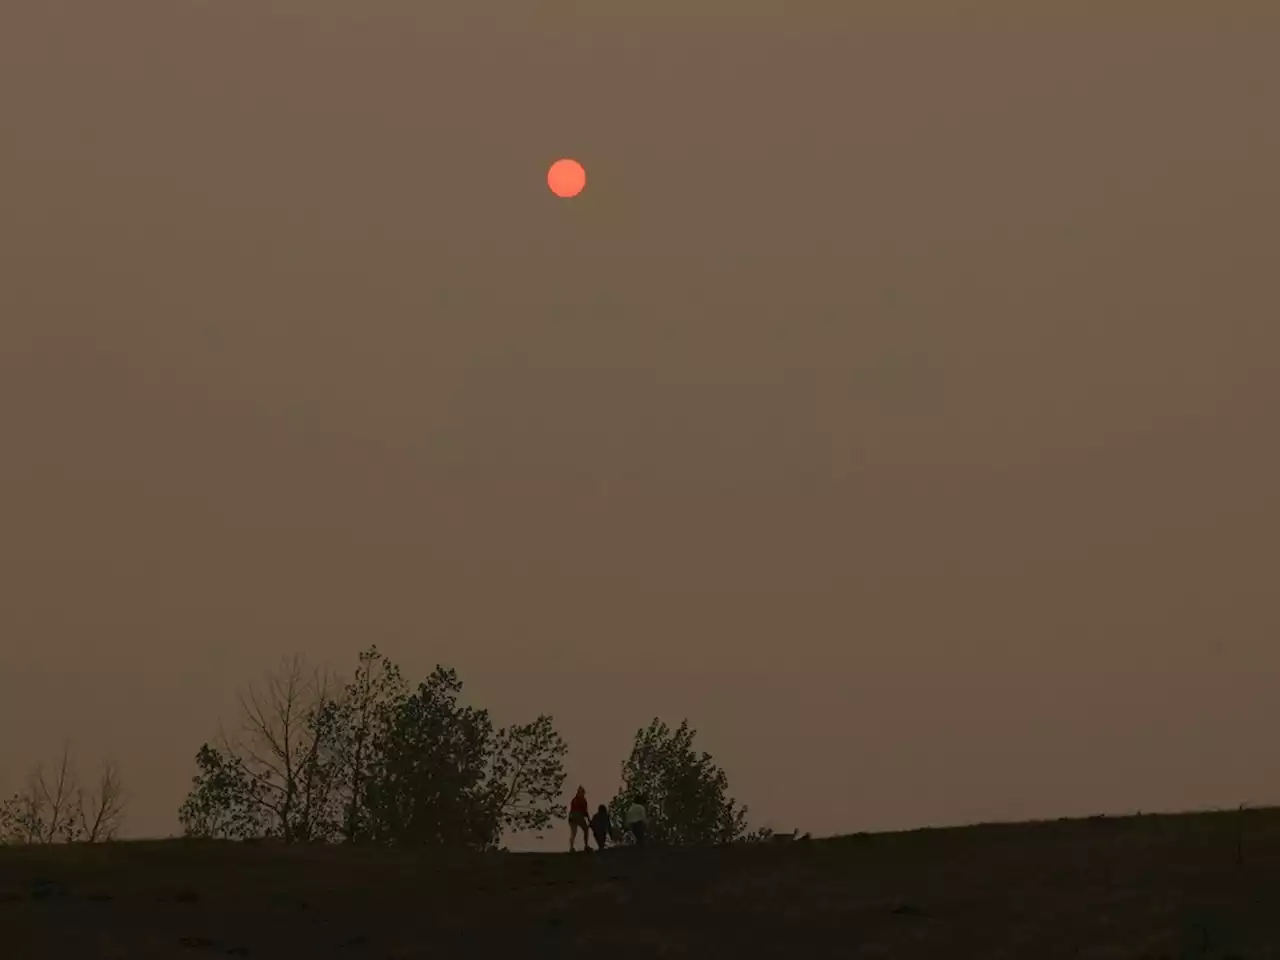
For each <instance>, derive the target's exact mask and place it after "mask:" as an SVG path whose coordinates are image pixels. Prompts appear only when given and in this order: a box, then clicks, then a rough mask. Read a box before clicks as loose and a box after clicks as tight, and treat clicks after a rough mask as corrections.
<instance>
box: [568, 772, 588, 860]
mask: <svg viewBox="0 0 1280 960" xmlns="http://www.w3.org/2000/svg"><path fill="white" fill-rule="evenodd" d="M589 812H590V807H588V806H587V791H586V790H585V789H584V788H583V787H579V788H578V792H577V793H575V794H574V795H573V800H572V802H570V804H569V852H570V853H573V848H574V844H575V843H577V840H578V831H579V830H581V831H582V849H583V850H584V851H585V850H590V849H591V833H590V831H589V830H588V829H587V815H588V813H589Z"/></svg>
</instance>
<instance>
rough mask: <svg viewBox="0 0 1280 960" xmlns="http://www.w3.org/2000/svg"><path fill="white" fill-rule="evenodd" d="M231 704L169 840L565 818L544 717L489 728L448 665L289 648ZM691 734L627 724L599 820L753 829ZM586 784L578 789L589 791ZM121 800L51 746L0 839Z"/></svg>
mask: <svg viewBox="0 0 1280 960" xmlns="http://www.w3.org/2000/svg"><path fill="white" fill-rule="evenodd" d="M238 702H239V711H238V713H239V716H238V718H237V723H236V724H235V725H234V726H233V728H232V729H231V730H230V731H228V730H226V729H225V728H220V730H219V733H218V734H217V736H216V737H215V738H214V739H213V740H212V741H210V742H206V743H204V744H202V745H201V746H200V748H199V749H198V750H197V751H196V755H195V763H196V768H197V772H196V775H195V776H194V777H193V778H192V785H191V790H190V793H189V794H188V795H187V797H186V799H185V800H184V801H183V803H182V805H181V807H180V809H179V811H178V819H179V822H180V823H181V826H182V831H183V834H184V835H185V836H188V837H203V838H214V839H229V840H267V839H273V840H278V841H280V842H283V843H290V844H292V843H368V844H384V845H405V844H413V845H432V846H450V847H465V848H471V849H478V850H487V849H495V848H497V847H499V846H500V845H501V843H502V841H503V838H504V837H506V836H508V835H510V834H513V833H529V832H532V833H541V832H544V831H546V830H547V829H548V828H550V827H552V826H554V825H555V824H556V823H557V822H558V821H560V820H563V819H564V818H565V815H566V809H565V799H566V796H565V795H566V790H565V779H566V773H565V767H564V763H565V758H566V756H567V755H568V745H567V744H566V743H565V740H564V738H563V737H562V736H561V735H560V733H559V731H558V730H557V729H556V727H555V723H554V720H553V718H552V717H551V716H549V715H545V714H544V715H541V716H538V717H534V718H533V719H531V720H529V721H528V722H527V723H522V724H514V725H511V726H506V727H498V726H496V725H495V724H494V722H493V719H492V718H491V716H490V714H489V712H488V711H487V710H484V709H480V708H478V707H475V706H472V705H469V704H467V703H465V702H464V701H463V699H462V681H461V680H460V679H459V678H458V675H457V673H456V672H455V671H453V670H450V669H446V668H444V667H440V666H437V667H436V668H435V670H434V671H432V673H431V674H430V675H429V676H428V677H427V678H426V679H424V680H422V681H421V682H420V683H418V684H416V685H410V684H409V683H407V682H406V681H405V679H404V677H403V675H402V673H401V671H400V668H399V667H398V666H397V665H396V664H394V663H393V662H391V661H390V660H388V659H387V658H386V657H385V656H384V655H383V654H382V653H381V652H380V651H379V650H378V649H377V647H370V648H369V649H367V650H365V651H364V652H363V653H361V654H360V655H359V658H358V662H357V664H356V669H355V672H354V675H353V676H352V677H351V678H350V680H347V681H335V680H334V679H333V678H331V677H329V676H328V675H326V674H325V673H323V672H321V671H318V670H310V669H308V668H307V667H306V666H305V664H304V661H303V660H302V659H301V658H296V657H295V658H294V659H292V660H289V661H286V662H285V663H284V664H283V666H282V668H281V669H280V670H279V671H277V672H275V673H273V674H270V675H268V676H267V677H266V678H265V682H263V683H261V684H258V685H250V686H249V687H248V688H247V689H245V690H244V691H242V692H241V694H240V695H239V698H238ZM694 736H695V734H694V730H693V729H692V728H691V727H690V726H689V724H688V722H687V721H686V722H682V723H681V724H680V725H679V726H678V727H675V728H672V727H669V726H668V725H667V724H665V723H663V722H662V721H660V720H657V719H655V720H653V722H652V723H650V724H649V725H648V726H647V727H644V728H642V729H641V730H639V731H637V732H636V735H635V739H634V742H633V744H632V747H631V752H630V755H629V756H628V757H627V758H626V759H625V760H624V761H623V762H622V769H621V788H620V789H619V790H618V792H617V793H616V794H615V795H614V796H613V797H612V798H611V799H610V800H609V801H608V802H607V806H608V807H609V809H610V812H611V814H612V816H613V818H614V820H615V822H620V821H621V820H622V818H623V814H624V813H625V811H626V810H627V808H628V807H629V806H630V805H631V803H632V802H633V801H634V800H635V799H637V798H639V797H644V798H645V799H646V801H647V803H646V806H647V807H648V811H649V824H648V831H649V834H648V835H649V838H650V841H651V842H653V843H657V844H663V845H677V846H685V845H698V844H718V843H730V842H734V841H742V840H748V841H750V840H761V839H765V838H767V837H768V836H769V835H770V834H769V831H767V830H756V831H752V830H750V829H749V827H748V824H747V808H746V807H744V806H742V805H740V804H738V803H737V801H736V800H734V799H733V798H732V797H731V796H730V795H729V792H728V778H727V776H726V775H725V772H724V771H723V770H722V769H721V768H720V767H719V766H718V765H717V764H716V763H715V761H714V760H713V758H712V757H711V755H710V754H708V753H706V752H700V751H698V750H697V749H696V748H695V747H694ZM587 786H588V791H587V792H588V796H589V797H598V796H600V795H601V794H600V793H599V791H597V790H595V789H593V788H592V785H590V784H588V785H587ZM595 802H596V801H593V805H594V804H595ZM124 810H125V796H124V792H123V790H122V788H121V783H120V777H119V775H118V773H117V771H116V768H115V767H114V766H113V765H112V764H110V763H107V764H104V766H103V768H102V773H101V775H100V776H99V778H98V779H97V781H96V783H95V784H93V785H92V786H91V787H90V788H89V789H82V788H81V787H80V786H79V785H78V782H77V779H76V775H75V770H74V765H73V764H72V762H71V759H70V752H69V749H64V751H63V756H62V760H61V762H60V763H59V764H58V765H56V767H55V768H54V769H53V771H52V773H51V774H50V773H46V771H45V770H44V769H43V768H40V767H37V768H36V769H35V770H34V771H33V772H32V774H31V776H30V777H29V782H28V785H27V787H26V788H25V789H24V790H23V791H22V792H20V793H19V794H16V795H14V796H13V797H12V798H10V799H9V800H7V801H5V802H4V803H3V804H0V842H6V843H54V842H76V841H90V842H94V841H97V842H100V841H104V840H110V839H113V838H115V837H116V836H117V835H118V832H119V830H120V828H121V825H122V823H123V818H124ZM624 842H625V841H624Z"/></svg>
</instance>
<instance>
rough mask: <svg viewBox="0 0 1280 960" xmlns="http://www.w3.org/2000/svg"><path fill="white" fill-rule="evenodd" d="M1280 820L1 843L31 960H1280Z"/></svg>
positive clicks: (5, 928) (10, 909)
mask: <svg viewBox="0 0 1280 960" xmlns="http://www.w3.org/2000/svg"><path fill="white" fill-rule="evenodd" d="M1278 908H1280V811H1277V810H1248V811H1243V812H1239V811H1230V812H1227V813H1212V814H1189V815H1180V816H1170V815H1158V816H1153V815H1146V816H1142V817H1132V818H1111V817H1108V818H1090V819H1085V820H1072V821H1049V822H1043V823H1030V824H990V825H982V826H975V827H967V828H959V829H943V830H918V831H912V832H908V833H897V834H858V835H851V836H847V837H837V838H832V839H827V840H813V841H808V842H796V843H789V844H766V845H761V846H758V847H735V848H727V849H717V850H693V851H670V852H661V851H648V852H644V853H641V852H637V851H631V850H620V851H611V852H606V853H604V854H599V853H593V854H590V855H585V854H578V855H574V856H566V855H550V854H488V855H458V854H452V855H447V856H446V855H441V854H437V853H432V852H428V851H416V850H380V849H363V848H358V849H348V848H335V847H320V848H308V847H292V848H285V847H281V846H274V845H270V844H260V845H248V844H234V843H216V842H195V841H183V840H173V841H155V842H126V843H114V844H103V845H97V846H92V847H90V846H55V847H38V848H37V847H30V848H9V849H3V850H0V931H2V934H0V935H2V937H3V941H2V942H3V944H4V949H3V950H0V954H3V956H4V957H5V958H6V960H9V958H12V960H19V958H33V960H35V958H41V960H43V958H53V957H65V956H77V957H86V958H96V957H114V956H119V957H144V956H145V957H168V956H173V957H192V956H196V955H208V956H214V955H222V956H257V957H284V958H287V957H295V956H297V957H309V958H324V957H352V956H362V957H364V956H367V957H380V958H381V957H400V958H411V957H422V958H426V957H442V956H444V957H472V956H474V957H490V956H495V957H496V956H514V955H517V953H518V955H520V956H525V957H542V956H546V957H566V958H571V957H579V956H581V957H587V956H590V957H593V958H597V960H599V958H608V960H614V958H628V957H655V956H663V957H682V956H689V957H693V956H697V957H700V958H706V957H716V958H718V957H726V958H728V957H743V958H751V957H775V956H776V957H793V956H795V955H797V954H803V955H805V956H807V957H813V956H815V955H817V956H824V957H825V956H833V957H835V956H839V957H892V958H903V960H912V958H919V957H946V958H960V957H982V958H984V960H988V958H998V957H1009V958H1019V960H1022V958H1034V960H1041V958H1044V960H1051V958H1055V957H1063V958H1095V960H1101V958H1132V960H1139V958H1145V960H1157V958H1162V960H1183V958H1191V957H1198V958H1215V960H1226V958H1228V957H1235V958H1238V960H1259V958H1269V957H1280V909H1278Z"/></svg>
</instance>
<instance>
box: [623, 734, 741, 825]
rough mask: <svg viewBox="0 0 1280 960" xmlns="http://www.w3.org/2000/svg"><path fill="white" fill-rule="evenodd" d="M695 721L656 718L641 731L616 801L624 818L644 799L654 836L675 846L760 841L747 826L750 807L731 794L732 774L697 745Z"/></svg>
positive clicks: (628, 759) (624, 771) (625, 770)
mask: <svg viewBox="0 0 1280 960" xmlns="http://www.w3.org/2000/svg"><path fill="white" fill-rule="evenodd" d="M695 732H696V731H694V730H693V729H692V728H691V727H690V726H689V721H688V720H685V721H682V722H681V724H680V726H679V727H678V728H676V729H675V730H672V729H671V728H670V727H669V726H667V724H665V723H663V722H662V721H661V720H659V719H657V718H654V720H653V722H651V723H650V724H649V726H647V727H644V728H642V729H640V730H638V731H636V737H635V743H634V744H633V746H632V748H631V756H630V757H628V758H627V760H626V761H625V762H624V763H623V764H622V789H621V790H620V791H619V793H618V795H617V796H616V797H615V798H614V799H613V802H612V803H611V804H610V810H611V813H612V815H613V817H614V818H615V819H617V820H618V821H619V822H621V819H622V818H623V817H625V815H626V811H627V809H628V808H629V807H630V806H631V804H632V803H633V802H634V801H635V800H636V798H638V797H644V798H646V800H647V803H646V810H647V812H648V815H649V826H648V830H649V837H650V838H652V841H653V842H655V843H660V844H665V845H670V846H692V845H701V844H715V843H731V842H733V841H736V840H744V839H755V837H756V836H757V835H755V834H751V833H749V832H748V830H747V808H746V807H745V806H740V805H739V804H738V802H737V801H736V800H734V799H733V798H732V797H730V796H729V795H728V788H729V778H728V776H727V775H726V774H725V772H724V770H722V769H721V768H720V767H719V766H717V765H716V763H715V761H714V760H713V758H712V756H711V754H709V753H706V752H705V751H704V752H702V753H699V752H698V751H697V750H695V749H694V746H693V739H694V735H695Z"/></svg>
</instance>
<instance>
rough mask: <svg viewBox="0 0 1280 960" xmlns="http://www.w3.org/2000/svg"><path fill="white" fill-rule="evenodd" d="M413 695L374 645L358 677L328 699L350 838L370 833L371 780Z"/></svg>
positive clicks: (361, 663) (345, 827)
mask: <svg viewBox="0 0 1280 960" xmlns="http://www.w3.org/2000/svg"><path fill="white" fill-rule="evenodd" d="M407 697H408V692H407V688H406V685H405V682H404V679H403V678H402V677H401V675H400V668H399V667H398V666H396V665H395V664H394V663H392V662H391V661H390V660H388V659H387V658H386V657H385V656H383V655H382V654H381V653H380V652H379V651H378V648H377V647H376V646H371V647H369V648H368V649H367V650H365V651H364V652H363V653H361V654H360V656H359V665H358V666H357V667H356V673H355V677H354V678H353V679H352V681H351V682H350V683H348V684H347V685H346V687H345V688H344V690H343V692H342V696H341V698H340V699H338V700H334V701H330V702H329V703H328V704H326V709H327V710H329V711H331V712H332V717H333V723H334V731H333V732H334V736H333V738H332V752H331V759H332V762H333V763H334V765H335V786H336V788H337V790H338V795H339V801H340V803H341V805H342V828H341V831H342V836H343V839H345V840H346V841H347V842H350V843H354V842H356V841H358V840H361V839H367V834H368V830H369V824H368V794H369V784H370V783H371V781H372V779H373V777H374V770H375V766H376V764H377V761H378V756H379V751H380V749H381V748H382V746H383V744H385V743H386V742H387V739H388V735H389V732H390V731H391V729H392V726H393V722H394V720H395V718H396V716H397V713H398V712H399V711H400V710H402V709H403V707H404V703H405V700H406V699H407Z"/></svg>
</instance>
